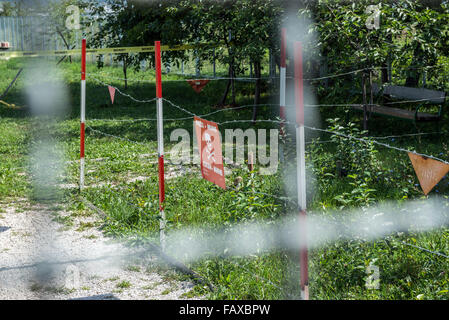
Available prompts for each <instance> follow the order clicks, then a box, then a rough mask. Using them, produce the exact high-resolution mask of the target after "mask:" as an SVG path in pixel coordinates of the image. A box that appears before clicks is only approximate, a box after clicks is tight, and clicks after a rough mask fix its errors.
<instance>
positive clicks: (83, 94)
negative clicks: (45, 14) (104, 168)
mask: <svg viewBox="0 0 449 320" xmlns="http://www.w3.org/2000/svg"><path fill="white" fill-rule="evenodd" d="M85 123H86V39H83V40H82V44H81V128H80V130H81V132H80V190H82V189H83V188H84V166H85V163H84V139H85V126H86V124H85Z"/></svg>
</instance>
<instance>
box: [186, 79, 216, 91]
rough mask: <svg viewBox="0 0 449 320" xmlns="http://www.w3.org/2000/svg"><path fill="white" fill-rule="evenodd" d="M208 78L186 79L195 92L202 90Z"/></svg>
mask: <svg viewBox="0 0 449 320" xmlns="http://www.w3.org/2000/svg"><path fill="white" fill-rule="evenodd" d="M209 81H210V80H206V79H203V80H187V82H188V83H189V84H190V86H191V87H192V88H193V90H195V91H196V93H200V92H201V91H203V89H204V87H205V86H206V84H208V83H209Z"/></svg>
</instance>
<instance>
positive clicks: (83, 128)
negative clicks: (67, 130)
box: [80, 122, 85, 158]
mask: <svg viewBox="0 0 449 320" xmlns="http://www.w3.org/2000/svg"><path fill="white" fill-rule="evenodd" d="M84 136H85V124H84V122H81V139H80V158H84Z"/></svg>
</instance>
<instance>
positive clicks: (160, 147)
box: [156, 98, 164, 156]
mask: <svg viewBox="0 0 449 320" xmlns="http://www.w3.org/2000/svg"><path fill="white" fill-rule="evenodd" d="M156 104H157V111H156V113H157V152H158V153H159V156H164V126H163V123H164V122H163V109H162V98H158V99H157V100H156Z"/></svg>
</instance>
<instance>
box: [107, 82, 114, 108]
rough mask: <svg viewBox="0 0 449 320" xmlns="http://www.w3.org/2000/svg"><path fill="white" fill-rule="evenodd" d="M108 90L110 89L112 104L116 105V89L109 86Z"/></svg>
mask: <svg viewBox="0 0 449 320" xmlns="http://www.w3.org/2000/svg"><path fill="white" fill-rule="evenodd" d="M108 89H109V95H110V96H111V101H112V104H114V97H115V88H114V87H111V86H108Z"/></svg>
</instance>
